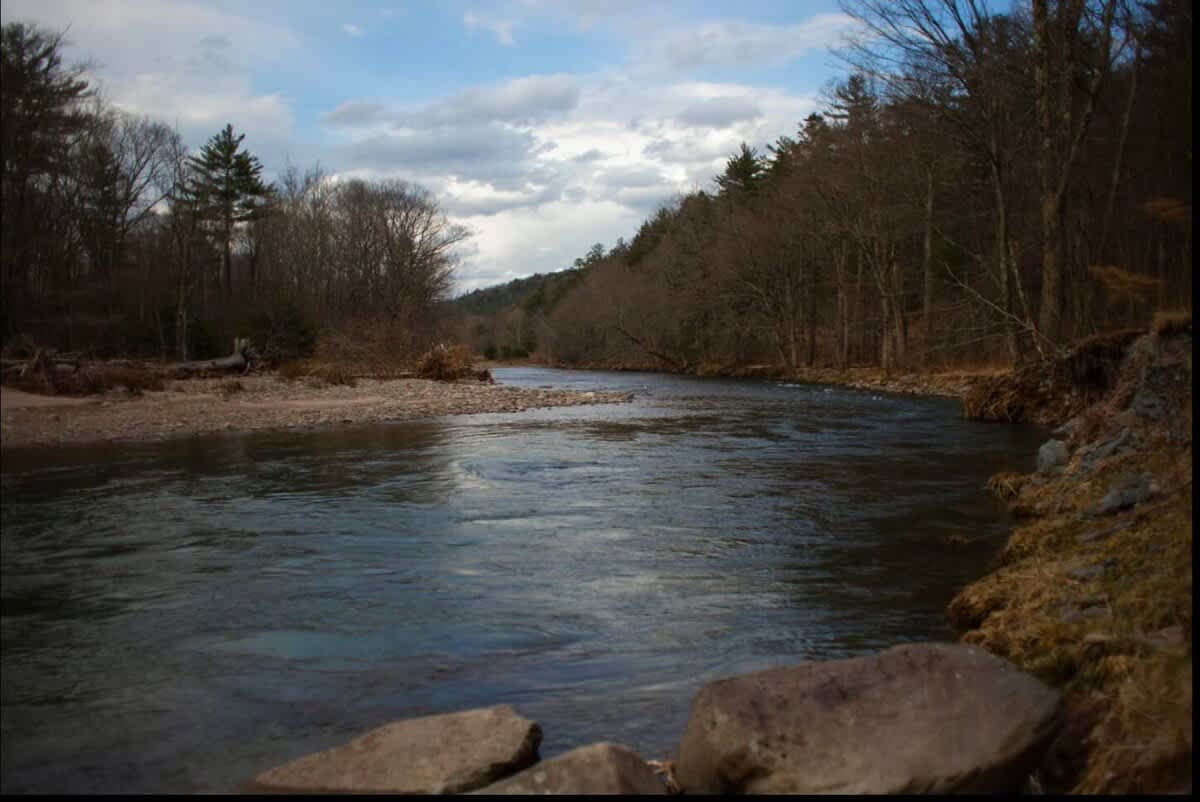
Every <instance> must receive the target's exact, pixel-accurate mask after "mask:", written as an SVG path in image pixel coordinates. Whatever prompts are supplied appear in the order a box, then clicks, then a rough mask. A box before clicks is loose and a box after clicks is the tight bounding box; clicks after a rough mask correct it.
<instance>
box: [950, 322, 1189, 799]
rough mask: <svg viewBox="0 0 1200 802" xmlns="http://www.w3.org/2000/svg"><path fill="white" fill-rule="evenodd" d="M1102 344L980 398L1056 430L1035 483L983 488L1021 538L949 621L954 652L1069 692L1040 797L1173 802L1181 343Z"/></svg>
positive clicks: (1183, 493) (1180, 741) (1184, 618)
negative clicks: (982, 654)
mask: <svg viewBox="0 0 1200 802" xmlns="http://www.w3.org/2000/svg"><path fill="white" fill-rule="evenodd" d="M1100 345H1101V346H1102V347H1099V348H1098V347H1097V344H1096V343H1092V344H1091V345H1089V346H1087V348H1086V349H1085V351H1086V353H1089V354H1090V356H1088V358H1087V360H1086V364H1084V362H1081V361H1080V360H1079V359H1078V355H1079V353H1081V352H1078V351H1077V352H1076V354H1075V355H1074V356H1072V357H1068V360H1067V361H1066V364H1059V365H1051V366H1046V367H1047V370H1046V371H1044V374H1043V376H1042V378H1041V379H1038V378H1037V377H1036V375H1035V374H1036V372H1035V371H1032V370H1028V371H1024V372H1023V375H1017V376H1013V377H1010V378H1009V379H1008V380H1006V381H998V382H996V383H994V385H992V386H988V387H986V388H984V389H983V392H982V394H980V395H979V396H977V399H981V400H983V401H986V402H987V403H984V404H981V405H980V407H979V408H980V409H983V410H985V411H987V410H990V412H991V414H993V415H994V416H995V417H998V418H1000V419H1002V420H1004V419H1014V418H1015V419H1025V420H1040V421H1043V422H1049V423H1054V422H1058V423H1060V424H1061V425H1060V427H1059V429H1058V430H1056V432H1055V439H1054V440H1052V441H1049V442H1047V443H1046V444H1045V445H1043V446H1042V448H1041V449H1040V450H1039V454H1038V470H1037V472H1035V473H1033V474H1029V475H1016V474H1008V475H1001V476H996V477H993V479H992V481H991V482H990V485H991V487H992V488H993V490H994V491H995V492H996V493H997V494H998V495H1000V496H1002V497H1006V498H1008V499H1009V500H1010V503H1011V508H1012V512H1013V514H1014V515H1015V516H1016V517H1017V519H1018V521H1017V526H1016V527H1015V528H1014V531H1013V533H1012V536H1011V538H1010V540H1009V542H1008V544H1007V545H1006V547H1005V549H1004V551H1003V553H1002V554H1001V556H1000V558H999V561H998V566H997V568H996V570H994V571H993V572H992V573H990V574H989V575H987V576H985V577H983V578H982V579H980V580H979V581H977V582H975V583H973V584H971V585H970V586H968V587H967V588H966V589H964V590H963V591H962V592H961V593H960V594H959V595H958V596H957V597H956V598H955V599H954V601H953V602H952V603H951V605H950V609H949V612H950V617H951V620H952V621H953V622H954V623H955V624H956V625H957V626H959V627H960V628H962V629H963V630H965V632H964V635H963V639H964V640H965V641H966V642H968V643H971V644H975V645H979V646H982V647H983V648H986V649H987V650H988V651H991V652H993V653H996V654H998V655H1000V656H1002V657H1006V658H1008V659H1010V660H1012V661H1013V662H1015V663H1016V664H1017V665H1018V666H1020V667H1021V668H1023V669H1025V670H1027V671H1030V672H1032V673H1034V674H1036V675H1038V676H1039V677H1041V678H1042V679H1044V680H1046V681H1048V682H1050V683H1051V684H1053V685H1055V686H1057V687H1059V688H1061V689H1062V690H1063V691H1065V692H1066V695H1067V699H1068V704H1067V711H1066V712H1067V724H1066V727H1065V729H1064V730H1063V732H1062V735H1061V736H1060V737H1059V740H1058V742H1057V743H1056V744H1055V745H1054V746H1053V748H1052V749H1051V752H1050V754H1049V755H1048V757H1047V760H1046V761H1045V763H1044V765H1043V768H1042V770H1041V772H1040V774H1039V775H1038V782H1040V783H1041V784H1042V787H1043V789H1044V790H1046V791H1052V792H1053V791H1060V792H1062V791H1075V792H1083V793H1168V792H1180V791H1185V790H1186V789H1189V788H1190V787H1191V765H1192V759H1191V753H1192V524H1191V520H1192V442H1191V434H1192V432H1191V430H1192V420H1191V418H1192V415H1191V394H1192V364H1191V363H1192V354H1191V351H1192V343H1191V330H1190V325H1189V328H1188V330H1187V331H1186V332H1181V331H1174V332H1162V333H1158V334H1144V335H1142V336H1140V337H1136V338H1129V337H1123V338H1122V342H1121V343H1120V344H1119V347H1114V348H1110V347H1109V346H1110V345H1111V343H1108V344H1103V343H1102V344H1100ZM1072 359H1073V360H1074V362H1071V361H1070V360H1072ZM1081 367H1083V368H1086V369H1083V370H1081V369H1080V368H1081ZM1068 385H1070V386H1069V387H1068ZM1063 414H1071V417H1070V418H1069V419H1067V420H1065V421H1063V420H1062V415H1063Z"/></svg>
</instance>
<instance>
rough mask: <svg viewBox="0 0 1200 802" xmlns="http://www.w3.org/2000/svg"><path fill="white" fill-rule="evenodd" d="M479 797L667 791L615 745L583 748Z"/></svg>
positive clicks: (639, 762)
mask: <svg viewBox="0 0 1200 802" xmlns="http://www.w3.org/2000/svg"><path fill="white" fill-rule="evenodd" d="M475 793H477V794H503V795H513V794H639V795H641V794H665V793H666V787H665V786H664V785H663V782H662V781H661V780H659V779H658V777H657V775H655V773H654V770H653V769H651V768H650V766H649V765H647V764H646V761H644V760H642V759H641V758H640V757H638V755H637V753H636V752H633V751H632V750H630V749H628V748H626V747H624V746H621V745H620V744H613V743H598V744H591V745H589V746H581V747H579V748H578V749H575V750H572V751H570V752H567V753H566V754H565V755H559V756H558V757H556V758H553V759H551V760H547V761H544V762H542V763H538V764H537V765H535V766H533V767H531V768H528V769H525V771H523V772H521V773H520V774H517V775H515V776H513V777H509V778H508V779H507V780H501V781H500V782H498V783H495V784H493V785H489V786H488V787H486V788H484V789H482V790H480V791H476V792H475Z"/></svg>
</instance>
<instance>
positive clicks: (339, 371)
mask: <svg viewBox="0 0 1200 802" xmlns="http://www.w3.org/2000/svg"><path fill="white" fill-rule="evenodd" d="M275 373H276V375H277V376H278V377H279V378H280V379H282V380H283V381H286V382H294V381H301V380H304V381H311V382H314V383H316V384H324V385H330V386H333V385H344V386H346V387H354V386H356V385H357V384H358V379H357V377H356V376H355V374H354V372H353V371H351V370H350V369H349V368H347V367H346V366H344V365H340V364H336V363H330V362H322V361H320V360H317V359H294V360H290V361H288V362H284V363H282V364H281V365H280V366H279V367H278V368H277V369H276V371H275Z"/></svg>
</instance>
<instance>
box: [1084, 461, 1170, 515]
mask: <svg viewBox="0 0 1200 802" xmlns="http://www.w3.org/2000/svg"><path fill="white" fill-rule="evenodd" d="M1157 493H1158V486H1157V484H1156V483H1155V482H1154V477H1152V476H1151V475H1150V474H1148V473H1146V472H1144V471H1143V472H1142V473H1139V474H1134V475H1132V476H1124V477H1122V478H1120V479H1118V480H1116V481H1115V482H1113V483H1112V485H1110V486H1109V489H1108V492H1107V493H1105V494H1104V498H1102V499H1100V502H1099V503H1098V504H1096V506H1095V507H1092V508H1091V509H1090V510H1088V511H1087V512H1086V514H1087V515H1090V516H1093V517H1094V516H1100V515H1108V514H1110V513H1114V512H1118V511H1119V510H1124V509H1127V508H1129V507H1132V506H1134V505H1135V504H1141V503H1142V502H1143V501H1146V500H1147V499H1150V498H1152V497H1153V496H1154V495H1156V494H1157Z"/></svg>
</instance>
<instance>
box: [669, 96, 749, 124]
mask: <svg viewBox="0 0 1200 802" xmlns="http://www.w3.org/2000/svg"><path fill="white" fill-rule="evenodd" d="M761 116H762V110H761V109H760V108H759V107H758V104H757V103H754V102H753V101H751V100H749V99H747V98H744V97H716V98H712V99H711V100H705V101H702V102H700V103H694V104H692V105H691V106H688V107H687V108H686V109H684V110H683V111H681V112H680V113H679V114H677V115H675V119H676V120H677V121H678V122H680V123H681V124H683V125H686V126H689V127H693V128H728V127H730V126H731V125H733V124H734V123H739V122H742V121H744V120H754V119H757V118H759V117H761Z"/></svg>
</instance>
